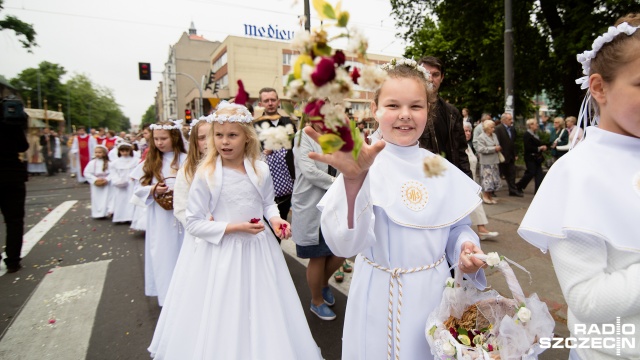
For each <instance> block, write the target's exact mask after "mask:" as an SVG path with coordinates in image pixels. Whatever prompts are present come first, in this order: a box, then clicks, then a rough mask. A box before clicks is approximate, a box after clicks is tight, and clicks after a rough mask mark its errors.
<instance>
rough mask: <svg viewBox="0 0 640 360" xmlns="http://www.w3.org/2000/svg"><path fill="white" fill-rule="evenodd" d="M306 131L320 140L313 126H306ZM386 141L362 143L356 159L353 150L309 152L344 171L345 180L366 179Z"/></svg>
mask: <svg viewBox="0 0 640 360" xmlns="http://www.w3.org/2000/svg"><path fill="white" fill-rule="evenodd" d="M304 132H305V133H306V134H307V135H309V136H310V137H311V138H312V139H313V140H314V141H315V142H318V138H319V137H320V134H318V132H316V131H315V130H314V129H313V128H311V127H309V126H308V127H306V128H304ZM384 146H385V142H384V141H382V140H380V141H378V142H376V143H375V144H373V145H367V144H366V143H365V144H362V149H361V150H360V155H359V156H358V160H357V161H356V160H355V159H354V158H353V155H352V154H351V152H344V151H336V152H335V153H333V154H318V153H314V152H310V153H309V158H310V159H312V160H316V161H320V162H323V163H325V164H329V165H331V166H333V167H334V168H336V169H337V170H339V171H340V173H342V176H344V178H345V180H358V179H364V177H365V176H366V175H367V171H368V170H369V168H370V167H371V165H373V161H374V160H375V159H376V156H378V154H379V153H380V151H382V149H384Z"/></svg>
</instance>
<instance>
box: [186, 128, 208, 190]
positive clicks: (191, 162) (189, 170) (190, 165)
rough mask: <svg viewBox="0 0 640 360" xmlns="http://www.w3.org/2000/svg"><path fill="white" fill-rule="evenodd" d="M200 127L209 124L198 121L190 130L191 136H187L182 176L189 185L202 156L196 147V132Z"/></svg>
mask: <svg viewBox="0 0 640 360" xmlns="http://www.w3.org/2000/svg"><path fill="white" fill-rule="evenodd" d="M202 125H210V124H209V123H208V122H206V121H199V122H198V123H197V124H196V125H195V126H194V127H193V128H192V129H191V135H189V151H188V152H187V160H185V162H184V175H185V177H186V179H187V182H189V183H191V180H193V175H194V174H195V173H196V170H198V165H199V164H200V161H201V160H202V158H203V156H204V154H203V153H201V152H200V148H199V147H198V131H199V130H200V127H201V126H202ZM210 135H211V134H210V133H209V134H208V135H207V137H211V136H210ZM207 141H208V140H207Z"/></svg>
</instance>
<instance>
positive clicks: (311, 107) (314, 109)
mask: <svg viewBox="0 0 640 360" xmlns="http://www.w3.org/2000/svg"><path fill="white" fill-rule="evenodd" d="M322 105H324V100H321V99H318V100H316V101H312V102H310V103H308V104H307V106H305V107H304V112H305V114H307V115H309V117H310V118H314V117H324V116H323V115H322V114H321V113H320V109H321V108H322Z"/></svg>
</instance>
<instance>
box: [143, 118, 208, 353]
mask: <svg viewBox="0 0 640 360" xmlns="http://www.w3.org/2000/svg"><path fill="white" fill-rule="evenodd" d="M209 121H210V120H209ZM209 121H207V119H205V118H200V119H198V120H194V121H192V122H191V124H190V125H191V131H190V132H189V150H188V152H187V160H186V161H185V162H184V166H182V167H181V168H180V170H179V171H178V176H177V177H176V185H175V188H174V189H173V214H174V215H175V217H176V218H177V219H178V220H179V221H180V223H182V225H183V226H185V227H186V225H187V218H186V214H185V211H186V209H187V200H188V197H189V189H190V188H191V181H192V180H193V176H194V175H195V173H196V169H197V167H198V165H199V164H200V161H201V160H202V158H203V157H204V155H205V154H206V151H207V135H208V134H209V130H210V128H211V123H210V122H209ZM201 241H202V240H200V239H196V238H194V237H193V236H192V235H191V234H189V233H188V232H185V234H184V240H183V241H182V248H181V249H180V255H179V256H178V261H177V263H176V268H175V269H174V271H173V278H172V279H171V285H169V292H168V293H167V298H166V300H165V306H164V308H163V310H162V312H161V313H160V318H159V319H158V324H157V325H156V331H155V333H154V334H153V341H152V342H151V345H150V346H149V352H150V353H151V354H156V353H158V352H160V353H162V352H163V351H164V349H165V348H166V347H167V346H168V345H169V344H171V343H172V342H174V341H176V340H178V339H175V338H174V337H173V336H171V334H170V333H171V331H167V328H171V326H172V325H171V324H173V323H174V322H175V318H176V316H180V315H179V312H178V311H175V310H172V309H174V307H173V306H172V304H173V303H174V300H173V298H174V297H176V296H177V297H178V298H179V297H180V294H181V293H182V290H183V288H184V286H185V284H187V283H188V281H189V278H188V273H189V268H190V266H191V258H192V257H193V254H194V251H195V249H196V247H197V246H198V242H201ZM167 324H170V325H169V326H167ZM167 335H168V336H167Z"/></svg>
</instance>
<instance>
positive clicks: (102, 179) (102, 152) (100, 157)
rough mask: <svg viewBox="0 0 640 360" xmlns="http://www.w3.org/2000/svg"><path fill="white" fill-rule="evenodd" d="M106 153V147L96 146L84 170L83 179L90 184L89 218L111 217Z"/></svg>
mask: <svg viewBox="0 0 640 360" xmlns="http://www.w3.org/2000/svg"><path fill="white" fill-rule="evenodd" d="M108 151H109V150H108V149H107V147H106V146H104V145H96V147H95V150H94V157H93V160H91V161H89V163H88V164H87V167H85V168H84V178H85V179H86V180H87V181H88V182H89V184H91V217H92V218H96V219H99V218H104V217H107V216H109V215H111V204H110V203H109V192H110V191H111V186H109V157H108V156H107V153H108Z"/></svg>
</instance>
